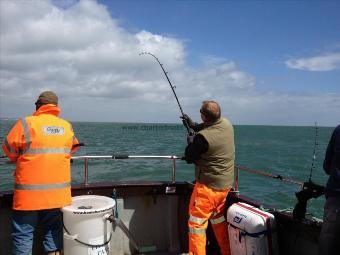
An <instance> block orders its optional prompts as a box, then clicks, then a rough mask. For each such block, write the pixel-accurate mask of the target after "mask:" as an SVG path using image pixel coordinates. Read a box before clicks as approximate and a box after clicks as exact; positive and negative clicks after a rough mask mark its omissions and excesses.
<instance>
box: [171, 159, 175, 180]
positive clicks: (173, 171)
mask: <svg viewBox="0 0 340 255" xmlns="http://www.w3.org/2000/svg"><path fill="white" fill-rule="evenodd" d="M171 158H172V183H175V182H176V156H171Z"/></svg>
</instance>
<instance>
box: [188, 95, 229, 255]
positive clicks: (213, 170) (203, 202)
mask: <svg viewBox="0 0 340 255" xmlns="http://www.w3.org/2000/svg"><path fill="white" fill-rule="evenodd" d="M200 113H201V118H202V121H203V123H201V124H197V123H194V122H192V121H191V119H190V118H189V117H188V116H187V115H184V116H183V119H184V121H186V122H187V123H188V124H189V126H190V127H191V128H193V129H194V131H196V132H197V133H196V135H195V136H194V138H193V139H192V141H191V142H189V144H188V146H187V147H186V149H185V159H186V161H187V163H194V164H195V180H196V183H195V187H194V190H193V193H192V195H191V199H190V204H189V221H188V226H189V254H192V255H205V254H206V248H205V246H206V233H205V232H206V228H207V226H208V220H210V222H211V224H212V227H213V230H214V233H215V236H216V239H217V241H218V244H219V246H220V250H221V254H222V255H229V254H230V247H229V237H228V232H227V223H226V220H225V218H224V208H225V205H224V204H225V201H226V197H227V195H228V193H229V191H230V190H231V188H232V186H233V182H234V159H235V146H234V131H233V126H232V125H231V123H230V122H229V121H228V120H227V119H225V118H221V109H220V106H219V105H218V103H216V102H214V101H204V102H203V104H202V107H201V109H200Z"/></svg>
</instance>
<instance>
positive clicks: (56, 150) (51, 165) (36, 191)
mask: <svg viewBox="0 0 340 255" xmlns="http://www.w3.org/2000/svg"><path fill="white" fill-rule="evenodd" d="M35 105H36V112H34V114H33V116H28V117H26V118H23V119H20V120H18V121H17V123H16V124H15V125H14V127H13V128H12V130H11V131H10V132H9V134H8V136H7V138H6V139H5V141H4V143H3V144H2V149H3V151H4V152H5V154H6V155H7V157H8V158H9V160H10V161H12V162H16V169H15V174H14V176H15V186H14V198H13V212H12V228H13V230H12V240H13V249H12V250H13V251H12V254H13V255H19V254H20V255H24V254H25V255H27V254H31V251H32V243H33V232H34V230H35V228H36V226H37V223H38V222H40V223H42V225H43V229H44V242H43V246H44V249H45V252H47V254H60V251H61V249H62V242H63V239H62V214H61V211H60V209H59V208H61V207H63V206H66V205H69V204H70V203H71V171H70V159H71V152H75V150H76V148H77V145H78V141H77V139H76V138H75V136H74V133H73V130H72V126H71V124H70V123H69V122H67V121H65V120H63V119H61V118H59V117H58V115H59V113H60V109H59V107H58V97H57V95H56V94H55V93H54V92H52V91H45V92H43V93H41V94H40V96H39V98H38V100H37V101H36V103H35Z"/></svg>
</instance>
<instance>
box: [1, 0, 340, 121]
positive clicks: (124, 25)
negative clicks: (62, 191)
mask: <svg viewBox="0 0 340 255" xmlns="http://www.w3.org/2000/svg"><path fill="white" fill-rule="evenodd" d="M339 13H340V1H331V0H329V1H316V0H313V1H283V0H282V1H279V0H275V1H274V0H273V1H269V0H267V1H151V0H148V1H147V0H144V1H143V0H140V1H132V0H127V1H117V0H115V1H109V0H97V1H95V0H79V1H76V0H59V1H58V0H53V1H52V0H51V1H44V0H30V1H23V0H12V1H10V0H1V1H0V117H2V118H19V117H23V116H26V115H30V114H32V113H33V112H34V102H35V100H36V98H37V97H38V95H39V94H40V93H41V92H42V91H44V90H53V91H55V92H56V93H57V94H58V96H59V106H60V107H61V110H62V114H61V116H62V117H63V118H65V119H68V120H70V121H103V122H142V123H180V118H179V116H180V111H179V108H178V106H177V103H176V100H175V97H174V96H173V94H172V91H171V88H170V86H169V84H168V82H167V80H166V77H165V76H164V74H163V73H162V70H161V68H160V66H159V65H158V63H157V62H156V61H155V59H153V58H152V57H151V56H150V55H140V53H141V52H150V53H152V54H154V55H155V56H157V57H158V59H159V60H160V62H161V63H162V64H163V67H164V68H165V70H166V71H167V72H168V75H169V78H170V80H171V82H172V84H173V85H174V86H175V91H176V93H177V96H178V99H179V101H180V103H181V106H182V108H183V110H184V112H185V113H187V114H188V115H190V116H191V117H192V118H193V119H194V120H196V121H200V117H199V109H200V106H201V103H202V101H204V100H215V101H217V102H218V103H219V104H220V106H221V108H222V115H223V116H225V117H227V118H228V119H230V120H231V121H232V123H234V124H237V125H293V126H295V125H299V126H300V125H303V126H313V125H314V123H315V122H317V123H318V125H320V126H335V125H337V124H339V123H340V15H339Z"/></svg>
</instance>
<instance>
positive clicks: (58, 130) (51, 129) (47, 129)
mask: <svg viewBox="0 0 340 255" xmlns="http://www.w3.org/2000/svg"><path fill="white" fill-rule="evenodd" d="M43 131H44V134H45V135H63V134H65V130H64V128H63V127H57V126H44V127H43Z"/></svg>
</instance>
